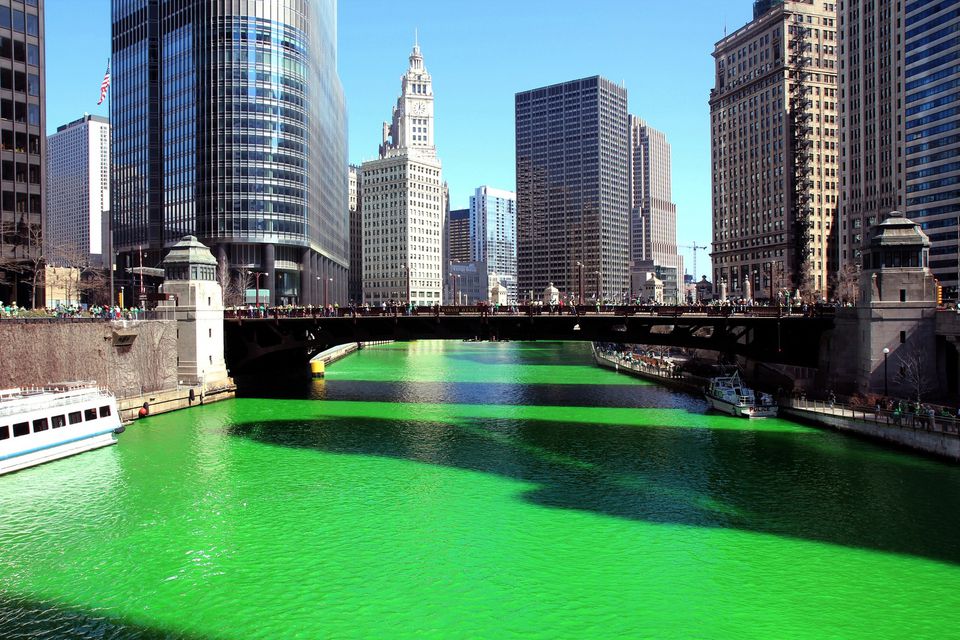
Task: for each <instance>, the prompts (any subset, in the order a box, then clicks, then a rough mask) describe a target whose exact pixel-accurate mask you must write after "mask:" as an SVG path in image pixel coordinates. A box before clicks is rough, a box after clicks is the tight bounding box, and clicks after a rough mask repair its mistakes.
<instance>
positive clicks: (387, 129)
mask: <svg viewBox="0 0 960 640" xmlns="http://www.w3.org/2000/svg"><path fill="white" fill-rule="evenodd" d="M400 80H401V92H400V97H399V98H398V99H397V106H395V107H394V108H393V122H392V123H390V124H388V123H384V126H383V134H384V136H383V144H382V145H380V157H382V158H383V157H387V156H389V155H393V154H396V153H398V152H402V153H407V154H410V155H416V156H420V157H425V158H435V157H436V156H437V148H436V146H435V145H434V140H433V80H432V79H431V77H430V74H429V73H428V72H427V69H426V67H424V66H423V55H422V54H421V53H420V45H419V43H416V42H415V43H414V45H413V51H411V52H410V67H409V68H408V69H407V72H406V73H405V74H403V77H402V78H401V79H400Z"/></svg>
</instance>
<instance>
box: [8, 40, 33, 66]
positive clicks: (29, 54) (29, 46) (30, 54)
mask: <svg viewBox="0 0 960 640" xmlns="http://www.w3.org/2000/svg"><path fill="white" fill-rule="evenodd" d="M7 47H8V48H9V45H7ZM0 55H2V54H0ZM7 57H8V58H9V57H10V56H9V55H8V56H7ZM27 64H32V65H33V66H35V67H39V66H40V47H38V46H37V45H35V44H27Z"/></svg>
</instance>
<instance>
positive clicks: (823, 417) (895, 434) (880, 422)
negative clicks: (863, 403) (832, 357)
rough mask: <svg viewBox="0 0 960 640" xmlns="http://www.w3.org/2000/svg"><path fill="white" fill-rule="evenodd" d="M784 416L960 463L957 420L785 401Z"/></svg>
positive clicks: (813, 401)
mask: <svg viewBox="0 0 960 640" xmlns="http://www.w3.org/2000/svg"><path fill="white" fill-rule="evenodd" d="M780 415H781V416H785V417H790V418H794V419H796V420H800V421H802V422H807V423H810V424H815V425H820V426H824V427H829V428H831V429H836V430H837V431H843V432H844V433H853V434H856V435H859V436H863V437H866V438H870V439H872V440H880V441H883V442H887V443H890V444H894V445H897V446H900V447H906V448H908V449H912V450H914V451H919V452H922V453H927V454H930V455H934V456H937V457H940V458H946V459H948V460H952V461H954V462H960V423H958V421H957V420H956V419H954V418H953V417H946V416H935V415H934V416H927V415H912V414H903V415H901V414H899V413H896V412H891V411H886V410H879V411H876V410H864V409H859V408H854V407H849V406H845V405H839V404H831V403H829V402H820V401H815V400H801V399H782V400H781V401H780Z"/></svg>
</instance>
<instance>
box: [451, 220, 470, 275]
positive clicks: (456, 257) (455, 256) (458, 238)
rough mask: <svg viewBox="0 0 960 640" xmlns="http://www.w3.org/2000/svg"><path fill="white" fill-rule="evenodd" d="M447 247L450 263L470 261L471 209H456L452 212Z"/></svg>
mask: <svg viewBox="0 0 960 640" xmlns="http://www.w3.org/2000/svg"><path fill="white" fill-rule="evenodd" d="M447 246H448V247H449V256H450V262H467V261H468V260H470V209H454V210H453V211H451V212H450V218H449V225H448V231H447Z"/></svg>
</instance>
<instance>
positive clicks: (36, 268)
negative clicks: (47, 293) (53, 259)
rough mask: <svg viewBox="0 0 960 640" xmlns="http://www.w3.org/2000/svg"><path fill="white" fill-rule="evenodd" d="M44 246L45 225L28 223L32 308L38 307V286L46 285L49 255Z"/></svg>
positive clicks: (28, 259) (27, 255) (27, 252)
mask: <svg viewBox="0 0 960 640" xmlns="http://www.w3.org/2000/svg"><path fill="white" fill-rule="evenodd" d="M46 255H47V254H46V251H45V250H44V246H43V227H42V226H41V225H40V223H33V224H29V225H27V251H26V264H27V268H28V270H29V274H30V308H31V309H36V308H37V288H41V289H42V288H43V286H44V271H45V269H44V266H45V265H46V261H47V257H46Z"/></svg>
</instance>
